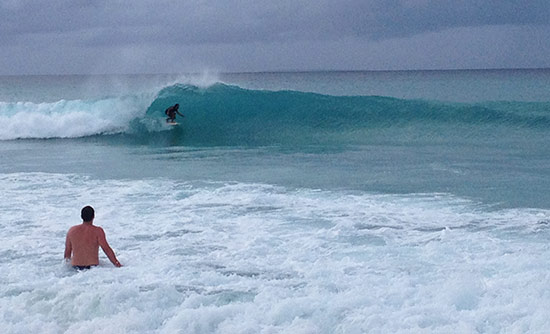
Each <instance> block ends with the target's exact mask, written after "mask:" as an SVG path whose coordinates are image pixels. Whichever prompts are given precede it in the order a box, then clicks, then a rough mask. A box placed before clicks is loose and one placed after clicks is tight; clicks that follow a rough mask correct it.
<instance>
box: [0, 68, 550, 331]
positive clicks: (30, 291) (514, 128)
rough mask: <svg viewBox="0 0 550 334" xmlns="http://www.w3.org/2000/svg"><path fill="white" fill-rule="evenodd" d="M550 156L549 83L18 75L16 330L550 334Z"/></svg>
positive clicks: (458, 75) (11, 310)
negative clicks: (76, 244) (70, 239)
mask: <svg viewBox="0 0 550 334" xmlns="http://www.w3.org/2000/svg"><path fill="white" fill-rule="evenodd" d="M175 103H179V104H180V112H182V113H183V114H184V115H185V117H183V118H182V117H179V116H178V118H177V121H178V122H179V124H178V125H177V126H170V125H167V124H166V122H165V118H166V116H165V115H164V110H165V109H166V108H167V107H169V106H170V105H173V104H175ZM549 143H550V70H545V69H539V70H536V69H533V70H471V71H465V70H461V71H393V72H392V71H387V72H386V71H375V72H360V71H358V72H289V73H234V74H216V73H200V74H182V75H168V74H166V75H160V74H159V75H93V76H84V75H72V76H70V75H67V76H0V189H1V190H2V191H1V192H0V213H1V219H0V238H1V242H0V282H1V285H0V328H2V332H3V333H29V332H38V333H503V332H504V333H541V332H545V331H547V330H548V328H550V320H549V319H550V317H548V310H549V309H550V289H548V287H547V285H548V284H547V282H548V281H550V262H549V261H548V259H549V258H550V246H549V243H548V241H549V239H550V191H549V189H550V145H549ZM85 205H91V206H93V207H94V208H95V210H96V219H95V222H94V223H95V224H96V225H99V226H102V227H103V229H104V230H105V232H106V235H107V240H108V241H109V243H110V245H111V247H112V248H113V250H114V251H115V253H116V254H117V257H118V259H119V260H120V262H121V263H122V264H123V265H124V266H123V267H122V268H115V267H114V266H113V265H112V264H111V263H110V262H109V261H108V259H107V257H106V256H105V255H104V254H103V253H102V252H101V251H100V265H99V266H98V267H95V268H92V269H90V270H87V271H82V272H77V271H74V270H73V269H72V268H70V267H69V266H67V264H65V263H64V261H63V251H64V242H65V235H66V232H67V230H68V229H69V227H71V226H72V225H75V224H79V223H80V210H81V208H82V207H83V206H85Z"/></svg>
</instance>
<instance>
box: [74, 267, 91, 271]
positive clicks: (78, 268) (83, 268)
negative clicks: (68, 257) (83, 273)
mask: <svg viewBox="0 0 550 334" xmlns="http://www.w3.org/2000/svg"><path fill="white" fill-rule="evenodd" d="M90 268H91V266H73V269H75V270H86V269H90Z"/></svg>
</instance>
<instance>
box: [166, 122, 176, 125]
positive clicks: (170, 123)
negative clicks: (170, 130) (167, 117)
mask: <svg viewBox="0 0 550 334" xmlns="http://www.w3.org/2000/svg"><path fill="white" fill-rule="evenodd" d="M166 124H168V125H178V123H176V122H166Z"/></svg>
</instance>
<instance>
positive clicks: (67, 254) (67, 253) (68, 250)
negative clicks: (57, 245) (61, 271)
mask: <svg viewBox="0 0 550 334" xmlns="http://www.w3.org/2000/svg"><path fill="white" fill-rule="evenodd" d="M72 252H73V246H72V245H71V240H70V239H69V232H67V237H66V238H65V255H64V258H65V261H69V260H70V259H71V254H72Z"/></svg>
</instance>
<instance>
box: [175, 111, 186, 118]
mask: <svg viewBox="0 0 550 334" xmlns="http://www.w3.org/2000/svg"><path fill="white" fill-rule="evenodd" d="M176 112H177V113H178V115H180V116H181V117H185V116H183V114H182V113H180V112H179V111H177V110H176Z"/></svg>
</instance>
